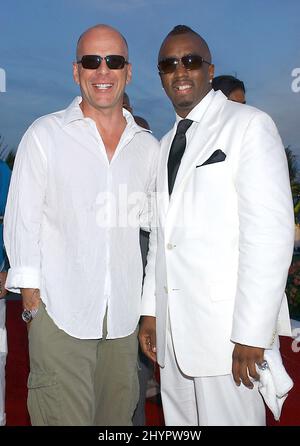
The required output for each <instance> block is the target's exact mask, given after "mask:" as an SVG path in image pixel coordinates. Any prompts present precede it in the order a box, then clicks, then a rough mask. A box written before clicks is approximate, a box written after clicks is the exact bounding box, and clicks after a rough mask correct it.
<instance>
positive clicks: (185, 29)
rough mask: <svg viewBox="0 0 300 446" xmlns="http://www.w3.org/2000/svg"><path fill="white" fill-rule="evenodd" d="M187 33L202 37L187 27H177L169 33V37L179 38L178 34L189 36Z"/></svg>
mask: <svg viewBox="0 0 300 446" xmlns="http://www.w3.org/2000/svg"><path fill="white" fill-rule="evenodd" d="M187 33H193V34H196V35H197V36H198V37H201V36H200V35H199V34H198V33H196V31H194V30H193V29H192V28H190V27H189V26H186V25H176V26H174V28H173V29H172V31H170V32H169V34H168V35H167V37H169V36H177V35H178V34H187Z"/></svg>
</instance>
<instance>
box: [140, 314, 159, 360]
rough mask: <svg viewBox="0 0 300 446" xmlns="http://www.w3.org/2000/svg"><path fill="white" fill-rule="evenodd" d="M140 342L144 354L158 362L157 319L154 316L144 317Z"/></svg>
mask: <svg viewBox="0 0 300 446" xmlns="http://www.w3.org/2000/svg"><path fill="white" fill-rule="evenodd" d="M139 341H140V345H141V349H142V351H143V353H144V354H145V355H146V356H147V357H148V358H149V359H151V361H153V362H156V319H155V317H153V316H143V317H142V321H141V324H140V331H139Z"/></svg>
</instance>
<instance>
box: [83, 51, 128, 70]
mask: <svg viewBox="0 0 300 446" xmlns="http://www.w3.org/2000/svg"><path fill="white" fill-rule="evenodd" d="M102 60H105V62H106V65H107V66H108V68H109V69H110V70H122V68H124V66H125V65H126V64H128V61H127V60H126V59H125V57H124V56H119V55H117V54H111V55H109V56H104V57H102V56H96V55H86V56H82V58H81V60H77V63H81V65H82V67H83V68H86V69H88V70H97V68H99V67H100V65H101V62H102Z"/></svg>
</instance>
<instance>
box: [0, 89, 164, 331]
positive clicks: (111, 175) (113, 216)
mask: <svg viewBox="0 0 300 446" xmlns="http://www.w3.org/2000/svg"><path fill="white" fill-rule="evenodd" d="M80 102H81V98H80V97H77V98H75V99H74V101H73V102H72V103H71V105H70V106H69V107H68V108H67V109H66V110H63V111H59V112H56V113H53V114H50V115H47V116H44V117H41V118H39V119H38V120H36V121H35V122H34V123H33V124H32V125H31V127H30V128H29V129H28V130H27V132H26V133H25V135H24V136H23V139H22V141H21V143H20V146H19V149H18V152H17V156H16V161H15V166H14V170H13V175H12V181H11V186H10V191H9V196H8V201H7V207H6V212H5V223H4V233H5V234H4V237H5V246H6V249H7V253H8V256H9V260H10V265H11V268H10V270H9V272H8V277H7V282H6V286H7V288H8V289H9V290H11V291H14V292H20V288H38V289H40V292H41V298H42V301H43V302H44V304H45V305H46V308H47V312H48V314H49V315H50V317H51V318H52V319H53V321H54V322H55V324H56V325H57V326H58V327H59V328H61V329H62V330H64V331H65V332H66V333H68V334H69V335H71V336H74V337H76V338H81V339H98V338H101V337H102V323H103V318H104V315H105V311H106V308H107V328H108V335H107V337H108V338H111V339H113V338H120V337H124V336H128V335H129V334H131V333H133V331H134V330H135V328H136V326H137V323H138V320H139V317H140V305H141V304H140V302H141V289H142V274H143V273H142V260H141V253H140V246H139V230H140V225H141V220H147V221H148V219H147V218H146V217H147V215H148V213H149V207H148V204H149V200H148V199H149V195H150V194H151V193H152V192H153V190H154V188H155V175H156V163H157V155H158V147H159V146H158V142H157V141H156V139H155V138H154V137H153V136H152V135H151V134H150V133H149V132H148V131H146V130H144V129H142V128H141V127H139V126H138V125H137V124H136V123H135V121H134V119H133V117H132V115H131V114H130V113H129V112H127V111H126V110H125V109H123V114H124V116H125V118H126V120H127V126H126V128H125V130H124V132H123V134H122V137H121V139H120V141H119V144H118V146H117V148H116V151H115V154H114V156H113V158H112V160H111V162H109V160H108V157H107V154H106V150H105V147H104V144H103V141H102V139H101V136H100V134H99V132H98V130H97V127H96V124H95V122H94V121H93V120H92V119H90V118H85V117H84V116H83V114H82V111H81V108H80V106H79V104H80ZM144 226H145V225H144Z"/></svg>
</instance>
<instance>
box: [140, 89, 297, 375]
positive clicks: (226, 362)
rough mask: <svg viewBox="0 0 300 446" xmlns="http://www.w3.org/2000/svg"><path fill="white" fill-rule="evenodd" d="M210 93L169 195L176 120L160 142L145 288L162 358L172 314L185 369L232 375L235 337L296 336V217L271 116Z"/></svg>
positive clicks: (253, 340)
mask: <svg viewBox="0 0 300 446" xmlns="http://www.w3.org/2000/svg"><path fill="white" fill-rule="evenodd" d="M210 94H211V95H212V96H213V98H212V100H211V102H210V104H209V106H208V108H207V109H206V112H205V113H204V115H203V117H202V118H201V120H200V122H199V123H194V124H193V126H194V127H195V126H196V127H195V129H194V132H193V133H192V137H191V140H190V141H189V144H188V147H187V148H186V151H185V153H184V156H183V158H182V161H181V165H180V168H179V171H178V174H177V178H176V182H175V185H174V189H173V192H172V196H171V199H169V195H168V182H167V160H168V154H169V149H170V145H171V142H172V139H173V136H174V133H175V127H176V126H174V128H173V129H172V130H171V131H170V132H169V133H168V134H167V135H165V137H164V138H163V139H162V141H161V152H160V160H159V165H158V178H157V230H155V229H154V230H153V231H152V233H151V235H150V251H149V255H148V264H147V267H146V278H145V283H144V292H143V314H145V315H152V316H156V324H157V358H158V362H159V364H160V365H161V366H164V357H165V347H166V324H167V315H168V312H169V316H170V324H171V330H172V335H173V342H174V349H175V353H176V358H177V361H178V364H179V367H180V369H181V370H182V372H183V373H185V374H186V375H188V376H194V377H195V376H214V375H222V374H228V373H231V366H232V357H231V356H232V350H233V347H234V342H237V343H241V344H245V345H250V346H256V347H263V348H271V347H272V344H273V342H274V338H275V336H276V334H277V333H278V334H283V335H284V334H285V335H289V334H290V322H289V315H288V309H287V302H286V297H285V295H284V290H285V285H286V279H287V274H288V268H289V265H290V263H291V258H292V252H293V243H294V215H293V205H292V198H291V190H290V183H289V175H288V167H287V160H286V155H285V153H284V148H283V146H282V142H281V139H280V136H279V134H278V131H277V129H276V127H275V125H274V123H273V121H272V120H271V118H270V117H269V116H268V115H267V114H265V113H264V112H262V111H260V110H258V109H256V108H253V107H250V106H246V105H241V104H237V103H234V102H231V101H229V100H227V98H226V97H225V96H224V95H223V94H222V93H221V92H217V93H210ZM204 163H205V164H204ZM203 164H204V165H203Z"/></svg>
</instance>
